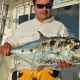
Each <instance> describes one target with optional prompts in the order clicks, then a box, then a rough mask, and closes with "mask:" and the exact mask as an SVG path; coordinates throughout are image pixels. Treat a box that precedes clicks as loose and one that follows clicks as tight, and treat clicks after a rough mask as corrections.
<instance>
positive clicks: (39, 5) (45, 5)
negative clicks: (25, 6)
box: [35, 3, 53, 9]
mask: <svg viewBox="0 0 80 80" xmlns="http://www.w3.org/2000/svg"><path fill="white" fill-rule="evenodd" d="M35 5H36V6H37V8H39V9H43V8H44V7H45V8H47V9H51V8H52V6H53V4H52V3H48V4H35Z"/></svg>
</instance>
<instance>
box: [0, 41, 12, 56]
mask: <svg viewBox="0 0 80 80" xmlns="http://www.w3.org/2000/svg"><path fill="white" fill-rule="evenodd" d="M11 48H12V46H11V45H10V44H9V43H8V42H6V43H4V45H2V46H0V54H2V55H5V56H9V55H11V54H10V49H11Z"/></svg>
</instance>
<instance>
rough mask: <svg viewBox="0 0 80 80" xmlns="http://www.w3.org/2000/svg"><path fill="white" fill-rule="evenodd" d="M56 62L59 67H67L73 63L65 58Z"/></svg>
mask: <svg viewBox="0 0 80 80" xmlns="http://www.w3.org/2000/svg"><path fill="white" fill-rule="evenodd" d="M58 64H59V66H60V67H65V68H69V67H72V66H74V64H72V63H69V62H66V61H65V60H60V61H59V62H58Z"/></svg>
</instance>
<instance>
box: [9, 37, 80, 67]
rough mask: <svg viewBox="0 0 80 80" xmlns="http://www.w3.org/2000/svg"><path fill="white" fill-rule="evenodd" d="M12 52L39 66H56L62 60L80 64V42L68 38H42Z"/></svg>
mask: <svg viewBox="0 0 80 80" xmlns="http://www.w3.org/2000/svg"><path fill="white" fill-rule="evenodd" d="M10 52H11V53H14V54H15V55H17V56H19V57H20V58H22V59H23V60H25V61H27V62H29V63H30V64H33V65H37V66H38V65H54V64H57V62H58V61H59V60H60V59H63V60H66V61H68V62H71V63H80V41H79V40H75V39H72V38H68V37H50V38H41V39H39V40H36V41H33V42H30V43H27V44H25V45H22V46H20V47H18V48H14V49H11V51H10Z"/></svg>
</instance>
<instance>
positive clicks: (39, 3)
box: [34, 0, 52, 22]
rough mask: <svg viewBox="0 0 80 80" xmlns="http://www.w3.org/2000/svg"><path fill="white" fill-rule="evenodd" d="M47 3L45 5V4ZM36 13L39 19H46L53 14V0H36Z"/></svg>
mask: <svg viewBox="0 0 80 80" xmlns="http://www.w3.org/2000/svg"><path fill="white" fill-rule="evenodd" d="M44 5H45V6H44ZM34 10H35V15H36V17H37V18H38V19H39V21H41V22H42V21H44V20H46V19H49V18H50V17H51V16H52V2H51V0H36V2H35V5H34Z"/></svg>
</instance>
